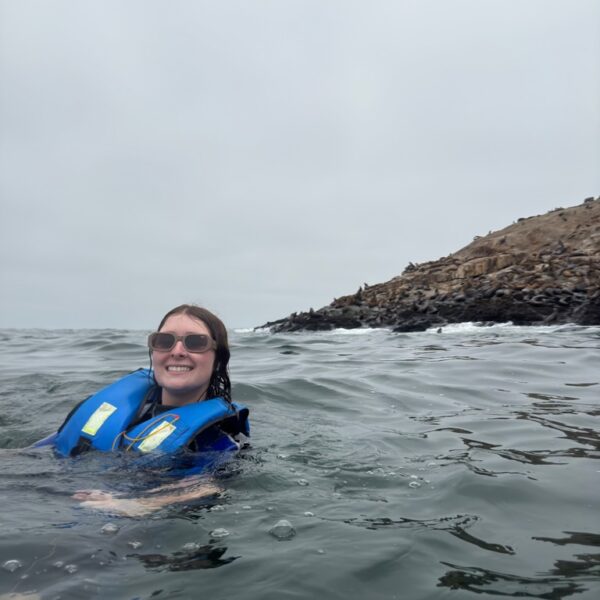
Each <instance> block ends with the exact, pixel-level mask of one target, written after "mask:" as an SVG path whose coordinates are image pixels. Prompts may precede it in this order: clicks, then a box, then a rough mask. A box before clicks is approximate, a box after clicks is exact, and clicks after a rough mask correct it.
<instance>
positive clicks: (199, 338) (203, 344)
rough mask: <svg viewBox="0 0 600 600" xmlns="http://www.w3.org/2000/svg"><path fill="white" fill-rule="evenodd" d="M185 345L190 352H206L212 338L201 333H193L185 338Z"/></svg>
mask: <svg viewBox="0 0 600 600" xmlns="http://www.w3.org/2000/svg"><path fill="white" fill-rule="evenodd" d="M184 343H185V347H186V348H187V350H188V351H189V352H204V351H205V350H208V346H209V344H210V338H209V337H208V336H207V335H203V334H201V333H192V334H190V335H186V336H185V339H184Z"/></svg>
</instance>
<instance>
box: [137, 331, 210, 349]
mask: <svg viewBox="0 0 600 600" xmlns="http://www.w3.org/2000/svg"><path fill="white" fill-rule="evenodd" d="M179 340H181V341H182V342H183V347H184V348H185V349H186V350H187V351H188V352H196V353H200V352H208V351H209V350H216V349H217V342H215V340H213V339H212V338H211V337H210V336H209V335H205V334H203V333H189V334H188V335H175V334H173V333H161V332H160V331H157V332H155V333H151V334H150V335H149V336H148V348H150V350H156V351H157V352H169V350H172V349H173V348H174V347H175V344H176V343H177V342H178V341H179Z"/></svg>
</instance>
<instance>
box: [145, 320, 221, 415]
mask: <svg viewBox="0 0 600 600" xmlns="http://www.w3.org/2000/svg"><path fill="white" fill-rule="evenodd" d="M160 331H161V332H164V333H173V334H175V335H187V334H189V333H203V334H204V335H208V336H209V337H212V336H211V333H210V330H209V329H208V327H207V326H206V324H205V323H204V322H203V321H200V320H198V319H194V318H193V317H191V316H189V315H186V314H176V315H171V316H170V317H169V318H168V319H167V320H166V321H165V323H164V325H163V326H162V327H161V329H160ZM152 364H153V366H154V377H155V378H156V381H157V383H158V385H160V386H161V387H162V388H163V394H162V403H163V404H166V405H167V406H181V405H183V404H187V403H188V402H197V401H198V400H203V399H204V397H205V394H206V390H207V389H208V384H209V383H210V378H211V375H212V373H213V369H214V365H215V351H214V350H208V351H207V352H202V353H196V352H188V351H187V350H186V349H185V346H184V345H183V341H182V340H177V343H176V344H175V346H173V348H171V350H168V351H167V352H160V351H158V350H154V351H153V352H152Z"/></svg>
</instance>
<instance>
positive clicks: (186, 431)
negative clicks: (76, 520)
mask: <svg viewBox="0 0 600 600" xmlns="http://www.w3.org/2000/svg"><path fill="white" fill-rule="evenodd" d="M148 347H149V349H150V361H151V365H152V369H151V370H149V371H148V370H146V371H137V372H134V373H132V374H130V375H128V376H126V377H125V378H123V379H122V380H119V381H118V382H116V383H115V384H112V385H111V386H108V387H107V388H105V389H104V390H101V391H100V392H98V393H97V394H94V395H93V396H91V397H90V398H88V399H87V400H85V401H84V402H83V403H81V404H80V405H79V406H77V407H76V408H75V409H74V410H73V411H72V412H71V414H70V415H69V416H68V417H67V419H66V421H65V423H64V424H63V425H62V427H61V428H60V430H59V431H58V433H57V434H56V437H55V438H53V440H52V442H53V443H54V445H55V448H56V449H57V451H58V452H59V453H61V454H63V455H68V456H75V455H77V454H80V453H81V452H83V451H86V450H89V449H96V450H104V451H105V450H115V449H122V450H133V451H138V452H140V453H141V454H146V453H148V452H151V451H155V450H159V451H161V452H162V453H163V454H164V453H165V452H176V451H182V450H184V451H185V450H191V451H192V452H191V453H190V452H184V453H182V452H179V456H181V455H182V454H184V455H185V456H184V460H185V466H184V467H183V468H184V469H185V470H184V471H183V474H185V475H191V474H196V473H199V472H202V471H204V470H206V468H207V467H209V466H214V464H215V458H222V457H223V456H224V455H225V454H226V453H229V452H231V451H232V450H238V449H239V441H238V436H239V435H240V434H244V435H249V431H248V422H247V417H248V409H247V408H245V407H243V406H240V405H238V404H234V403H233V402H232V401H231V383H230V381H229V374H228V364H229V357H230V352H229V345H228V340H227V330H226V329H225V326H224V324H223V323H222V321H221V320H220V319H219V318H218V317H216V316H215V315H214V314H212V313H211V312H210V311H208V310H206V309H205V308H201V307H199V306H195V305H190V304H182V305H181V306H177V307H175V308H173V309H172V310H170V311H169V312H168V313H167V314H166V315H165V316H164V317H163V319H162V321H161V322H160V325H159V327H158V330H157V331H156V332H154V333H152V334H150V336H149V337H148ZM46 443H49V442H46ZM209 455H210V456H209ZM215 455H216V456H215ZM207 456H209V458H208V459H207V458H206V457H207ZM175 468H176V470H177V469H179V470H178V471H177V472H178V473H182V471H181V469H182V464H181V462H179V463H178V464H177V463H175ZM198 484H199V486H198ZM215 491H216V488H215V487H214V486H212V485H208V486H207V484H206V483H205V481H204V480H199V479H194V480H192V479H191V478H190V479H187V480H186V481H184V482H180V483H177V484H172V485H169V486H163V487H162V488H161V489H160V490H158V493H157V490H151V496H149V497H148V498H136V499H131V498H128V499H126V498H117V497H115V496H114V495H112V494H107V493H105V492H99V491H80V492H78V493H77V494H76V495H75V498H76V499H78V500H82V501H83V504H84V505H85V506H92V507H95V508H102V509H111V510H116V511H117V512H126V513H127V514H143V513H145V512H148V511H150V510H155V509H156V508H159V507H160V506H163V505H165V504H168V503H172V502H176V501H188V500H190V499H191V498H198V497H199V496H202V495H206V494H213V493H215ZM161 492H163V493H162V494H161Z"/></svg>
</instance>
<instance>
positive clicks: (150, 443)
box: [138, 421, 177, 452]
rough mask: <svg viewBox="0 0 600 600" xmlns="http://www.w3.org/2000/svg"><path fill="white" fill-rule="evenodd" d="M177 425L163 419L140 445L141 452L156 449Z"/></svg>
mask: <svg viewBox="0 0 600 600" xmlns="http://www.w3.org/2000/svg"><path fill="white" fill-rule="evenodd" d="M176 429H177V427H175V425H173V424H172V423H169V422H168V421H163V422H162V423H161V424H160V425H158V427H155V428H154V429H153V430H152V431H151V432H150V433H149V434H148V435H147V436H146V439H145V440H144V441H143V442H142V443H141V444H140V445H139V446H138V450H140V451H141V452H150V450H154V449H155V448H157V447H158V446H160V444H162V442H163V441H164V440H166V439H167V438H168V437H169V436H170V435H171V434H172V433H173V432H174V431H175V430H176Z"/></svg>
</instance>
